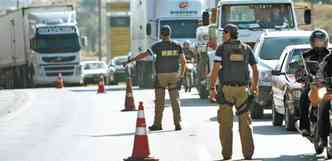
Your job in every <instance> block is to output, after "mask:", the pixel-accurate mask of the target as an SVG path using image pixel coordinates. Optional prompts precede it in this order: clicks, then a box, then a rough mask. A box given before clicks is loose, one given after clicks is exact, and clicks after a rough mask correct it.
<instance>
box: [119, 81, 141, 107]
mask: <svg viewBox="0 0 332 161" xmlns="http://www.w3.org/2000/svg"><path fill="white" fill-rule="evenodd" d="M121 111H124V112H125V111H137V110H136V107H135V101H134V95H133V83H132V81H131V79H130V78H129V79H128V81H127V87H126V98H125V108H124V109H123V110H121Z"/></svg>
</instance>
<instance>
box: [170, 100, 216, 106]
mask: <svg viewBox="0 0 332 161" xmlns="http://www.w3.org/2000/svg"><path fill="white" fill-rule="evenodd" d="M165 105H166V106H169V107H170V106H171V100H169V99H166V101H165ZM181 106H182V107H204V106H209V107H211V106H213V107H217V104H214V103H211V102H210V101H209V100H207V99H204V100H203V99H199V98H182V99H181Z"/></svg>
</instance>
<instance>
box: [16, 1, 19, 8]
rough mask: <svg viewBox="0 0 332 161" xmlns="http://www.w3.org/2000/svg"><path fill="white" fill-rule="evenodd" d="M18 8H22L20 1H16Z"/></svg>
mask: <svg viewBox="0 0 332 161" xmlns="http://www.w3.org/2000/svg"><path fill="white" fill-rule="evenodd" d="M16 8H17V9H19V8H20V0H16Z"/></svg>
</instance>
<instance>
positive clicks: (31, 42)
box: [30, 38, 36, 49]
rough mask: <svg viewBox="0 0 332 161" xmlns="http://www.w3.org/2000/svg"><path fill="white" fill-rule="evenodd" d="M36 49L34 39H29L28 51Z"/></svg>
mask: <svg viewBox="0 0 332 161" xmlns="http://www.w3.org/2000/svg"><path fill="white" fill-rule="evenodd" d="M35 48H36V39H35V38H32V39H30V49H35Z"/></svg>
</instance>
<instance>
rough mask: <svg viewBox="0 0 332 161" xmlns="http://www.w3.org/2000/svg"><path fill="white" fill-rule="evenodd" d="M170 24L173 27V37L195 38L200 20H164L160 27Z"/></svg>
mask: <svg viewBox="0 0 332 161" xmlns="http://www.w3.org/2000/svg"><path fill="white" fill-rule="evenodd" d="M163 25H169V26H170V27H171V29H172V35H171V38H175V39H176V38H177V39H183V38H192V39H193V38H195V37H196V29H197V27H198V20H162V21H160V27H161V26H163Z"/></svg>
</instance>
